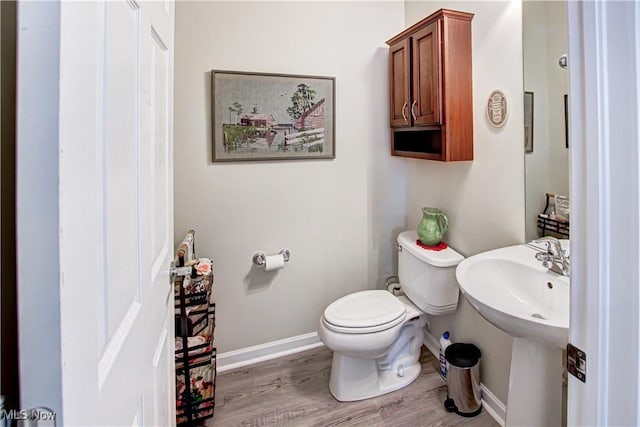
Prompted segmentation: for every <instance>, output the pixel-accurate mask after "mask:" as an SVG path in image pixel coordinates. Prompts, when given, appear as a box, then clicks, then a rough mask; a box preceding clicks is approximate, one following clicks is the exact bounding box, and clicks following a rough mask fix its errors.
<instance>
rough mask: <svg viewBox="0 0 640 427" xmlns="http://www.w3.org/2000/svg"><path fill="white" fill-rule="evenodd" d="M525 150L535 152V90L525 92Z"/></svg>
mask: <svg viewBox="0 0 640 427" xmlns="http://www.w3.org/2000/svg"><path fill="white" fill-rule="evenodd" d="M524 151H525V153H533V92H525V93H524Z"/></svg>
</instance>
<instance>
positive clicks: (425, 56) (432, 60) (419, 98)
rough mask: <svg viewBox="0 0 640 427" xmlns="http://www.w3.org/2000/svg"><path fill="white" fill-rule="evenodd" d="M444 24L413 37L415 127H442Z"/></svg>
mask: <svg viewBox="0 0 640 427" xmlns="http://www.w3.org/2000/svg"><path fill="white" fill-rule="evenodd" d="M440 25H441V22H440V21H436V22H434V23H432V24H429V25H427V26H426V27H424V28H423V29H422V30H420V31H418V32H416V33H415V34H414V35H413V36H412V48H413V58H412V66H413V73H412V74H413V97H412V103H411V108H410V111H411V115H412V117H413V124H414V125H432V124H442V84H441V78H442V77H441V72H440V70H441V69H442V67H441V60H440V58H441V55H440V48H441V42H440V40H441V37H440Z"/></svg>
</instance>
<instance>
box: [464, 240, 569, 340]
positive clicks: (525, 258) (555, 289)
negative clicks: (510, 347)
mask: <svg viewBox="0 0 640 427" xmlns="http://www.w3.org/2000/svg"><path fill="white" fill-rule="evenodd" d="M535 253H536V251H535V250H534V249H532V248H531V247H529V246H526V245H516V246H509V247H505V248H500V249H496V250H493V251H489V252H484V253H481V254H478V255H475V256H472V257H470V258H467V259H465V260H464V261H462V262H461V263H460V265H459V266H458V268H457V269H456V278H457V279H458V283H459V284H460V289H461V290H462V293H463V294H464V296H465V297H466V298H467V300H468V301H469V303H470V304H471V305H472V306H473V307H474V308H475V309H476V310H477V311H478V312H479V313H480V315H481V316H482V317H484V318H485V319H487V320H488V321H489V322H490V323H492V324H493V325H494V326H496V327H498V328H500V329H502V330H503V331H505V332H507V333H508V334H510V335H511V336H514V337H523V338H529V339H534V340H537V341H540V342H542V343H543V344H545V345H550V346H553V347H557V348H565V347H566V346H567V343H568V337H569V278H568V277H566V276H561V275H558V274H556V273H553V272H551V271H549V270H547V269H546V268H545V267H543V266H542V264H541V263H540V262H539V261H537V260H536V259H535Z"/></svg>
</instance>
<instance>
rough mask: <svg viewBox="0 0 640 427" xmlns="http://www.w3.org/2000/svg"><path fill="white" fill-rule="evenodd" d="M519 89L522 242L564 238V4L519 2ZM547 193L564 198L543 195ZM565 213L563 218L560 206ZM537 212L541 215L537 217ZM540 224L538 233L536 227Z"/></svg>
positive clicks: (566, 161)
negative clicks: (522, 147) (521, 112)
mask: <svg viewBox="0 0 640 427" xmlns="http://www.w3.org/2000/svg"><path fill="white" fill-rule="evenodd" d="M522 38H523V57H524V58H523V59H524V90H525V97H524V99H525V186H526V188H525V197H526V200H525V215H526V219H525V227H526V228H525V238H526V239H527V241H530V240H533V239H536V238H538V237H540V236H542V235H553V236H556V237H562V238H568V236H565V235H563V234H562V233H560V234H558V233H557V232H554V231H555V230H553V228H554V227H559V228H560V230H564V231H566V232H568V224H569V223H568V221H563V218H564V217H566V219H567V220H569V219H570V218H569V213H568V196H569V144H568V134H567V133H566V129H567V127H566V123H565V122H566V114H565V108H566V106H565V102H566V100H565V98H566V95H567V94H568V89H569V77H568V72H567V69H566V68H563V67H561V65H560V63H559V62H560V60H561V57H562V56H563V55H565V54H566V53H567V45H568V43H567V3H566V1H553V2H551V1H542V2H539V1H524V2H522ZM547 193H549V194H551V195H559V196H564V197H566V203H565V200H564V199H562V198H561V197H560V198H558V203H559V205H558V207H556V206H555V204H554V202H555V198H554V197H553V196H551V197H549V199H550V200H549V206H548V208H547V212H546V217H545V216H544V214H545V212H544V211H545V205H546V202H547V197H546V195H547ZM565 205H566V208H567V212H566V215H565V209H564V206H565ZM539 214H543V216H542V217H539ZM539 221H540V225H543V224H544V226H545V227H544V229H542V228H539V227H538V225H539V224H538V222H539Z"/></svg>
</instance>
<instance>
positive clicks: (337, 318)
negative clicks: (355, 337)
mask: <svg viewBox="0 0 640 427" xmlns="http://www.w3.org/2000/svg"><path fill="white" fill-rule="evenodd" d="M406 318H407V309H406V307H405V305H404V304H402V302H400V301H399V300H398V298H396V297H395V296H394V295H393V294H391V293H390V292H388V291H384V290H370V291H361V292H356V293H353V294H350V295H347V296H344V297H342V298H340V299H338V300H336V301H334V302H333V303H331V304H330V305H329V306H328V307H327V308H326V309H325V310H324V315H323V318H322V321H323V323H324V325H325V326H326V327H327V329H330V330H332V331H335V332H341V333H346V334H368V333H373V332H380V331H384V330H386V329H390V328H393V327H394V326H396V325H398V324H400V323H402V322H404V321H405V320H406Z"/></svg>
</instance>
